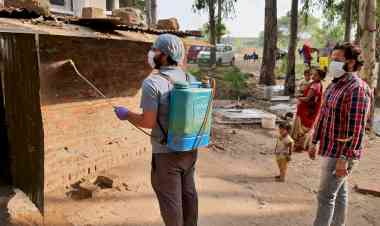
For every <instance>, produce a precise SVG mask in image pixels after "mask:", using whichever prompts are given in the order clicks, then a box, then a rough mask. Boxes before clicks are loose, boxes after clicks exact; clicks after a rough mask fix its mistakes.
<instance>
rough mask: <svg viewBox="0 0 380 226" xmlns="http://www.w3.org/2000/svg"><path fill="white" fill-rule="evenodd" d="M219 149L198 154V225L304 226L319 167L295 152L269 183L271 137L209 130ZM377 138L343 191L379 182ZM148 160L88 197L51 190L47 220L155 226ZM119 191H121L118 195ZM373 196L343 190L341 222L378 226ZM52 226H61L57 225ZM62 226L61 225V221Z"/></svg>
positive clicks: (77, 225)
mask: <svg viewBox="0 0 380 226" xmlns="http://www.w3.org/2000/svg"><path fill="white" fill-rule="evenodd" d="M214 131H217V132H216V133H215V134H214V135H215V137H216V142H217V143H218V144H219V145H218V146H219V147H223V149H220V148H216V149H211V150H201V151H199V161H198V167H197V176H196V179H197V185H198V189H199V197H200V208H199V213H200V218H199V225H207V226H227V225H228V226H231V225H232V226H233V225H236V226H245V225H263V226H279V225H280V226H306V225H311V223H312V220H313V217H314V214H315V208H316V204H317V203H316V191H317V189H318V183H319V165H320V161H318V160H316V161H311V160H309V159H308V158H307V156H306V154H297V155H296V156H295V157H294V160H293V161H292V162H291V164H290V169H289V177H288V181H287V182H286V183H277V182H275V181H274V179H273V176H275V175H276V174H277V169H276V165H275V162H274V157H273V154H272V152H273V147H274V138H273V137H274V136H275V131H268V130H263V129H259V128H253V127H240V128H239V127H229V126H217V127H216V129H215V130H214ZM378 145H380V139H379V138H377V139H376V140H373V141H371V146H370V148H369V149H368V151H367V153H366V154H365V156H364V159H363V160H362V161H361V164H360V166H359V168H358V169H357V171H356V172H355V173H354V174H353V176H352V178H351V179H350V188H351V190H353V186H354V185H355V184H360V183H362V182H372V183H375V184H379V183H380V179H379V178H380V171H379V166H378V163H379V162H380V156H379V155H378V154H377V152H376V150H378V148H377V147H378ZM149 172H150V158H149V157H146V158H142V159H140V160H138V161H136V162H134V163H132V164H130V165H125V166H120V167H117V168H114V169H112V170H111V171H110V172H108V174H110V175H114V177H115V176H116V177H115V178H117V179H116V180H117V183H118V184H122V183H125V185H127V186H122V188H121V189H120V187H119V188H112V189H106V190H100V191H98V192H96V193H95V197H93V198H92V199H88V200H85V201H73V200H71V199H69V198H67V197H65V196H63V195H62V194H61V193H59V192H55V193H51V194H48V195H47V202H46V203H47V214H46V216H47V218H46V219H45V221H46V223H48V222H49V215H50V216H53V218H54V219H50V220H55V219H56V216H63V217H61V219H65V220H66V224H68V223H70V224H71V225H73V226H121V225H130V226H159V225H163V223H162V221H161V218H160V215H159V208H158V204H157V201H156V199H155V196H154V193H153V190H152V189H151V187H150V173H149ZM126 187H127V189H126ZM379 206H380V198H376V197H374V196H370V195H362V194H358V193H356V192H355V191H351V197H350V210H349V217H348V218H349V224H348V225H352V226H358V225H361V226H367V225H368V226H376V225H380V213H379V211H378V207H379ZM57 223H58V222H55V224H54V225H64V224H57ZM62 223H63V222H62ZM70 224H69V225H70Z"/></svg>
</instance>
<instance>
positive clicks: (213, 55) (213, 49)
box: [208, 0, 216, 67]
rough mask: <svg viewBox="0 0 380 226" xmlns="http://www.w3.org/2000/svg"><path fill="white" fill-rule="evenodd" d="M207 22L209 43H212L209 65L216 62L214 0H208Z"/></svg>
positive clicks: (211, 65)
mask: <svg viewBox="0 0 380 226" xmlns="http://www.w3.org/2000/svg"><path fill="white" fill-rule="evenodd" d="M208 3H209V6H208V9H209V23H210V31H209V32H210V40H209V41H210V44H211V45H213V46H212V47H211V51H210V67H213V66H214V65H215V64H216V26H215V0H209V2H208Z"/></svg>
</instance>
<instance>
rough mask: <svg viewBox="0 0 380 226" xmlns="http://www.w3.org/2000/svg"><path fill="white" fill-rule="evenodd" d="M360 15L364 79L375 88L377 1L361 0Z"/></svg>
mask: <svg viewBox="0 0 380 226" xmlns="http://www.w3.org/2000/svg"><path fill="white" fill-rule="evenodd" d="M359 15H360V16H359V17H360V18H359V20H360V30H361V32H362V35H361V39H360V46H361V48H362V51H363V53H362V56H363V60H364V66H363V69H362V77H363V79H364V80H365V81H366V82H367V83H368V85H369V86H370V87H371V88H373V87H374V84H373V80H374V79H373V78H374V76H375V75H374V74H375V64H376V56H375V49H376V0H360V11H359Z"/></svg>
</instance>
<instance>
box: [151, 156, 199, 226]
mask: <svg viewBox="0 0 380 226" xmlns="http://www.w3.org/2000/svg"><path fill="white" fill-rule="evenodd" d="M196 161H197V151H193V152H184V153H169V154H153V157H152V177H151V179H152V186H153V189H154V191H155V192H156V195H157V198H158V201H159V204H160V209H161V215H162V218H163V220H164V222H165V225H166V226H196V225H197V221H198V194H197V191H196V188H195V183H194V172H195V163H196Z"/></svg>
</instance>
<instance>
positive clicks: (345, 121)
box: [313, 74, 372, 159]
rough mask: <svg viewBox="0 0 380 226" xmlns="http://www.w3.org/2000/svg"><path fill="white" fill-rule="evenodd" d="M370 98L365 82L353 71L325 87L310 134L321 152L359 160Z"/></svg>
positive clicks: (370, 93) (334, 156) (325, 154)
mask: <svg viewBox="0 0 380 226" xmlns="http://www.w3.org/2000/svg"><path fill="white" fill-rule="evenodd" d="M371 99H372V92H371V90H370V89H369V87H368V85H367V84H366V82H365V81H363V80H362V79H360V78H359V77H358V76H357V75H354V74H348V75H345V76H344V77H343V78H341V79H339V80H338V81H336V82H333V83H331V84H330V85H329V86H328V87H327V89H326V92H325V94H324V99H323V103H322V108H321V112H320V115H319V118H318V121H317V124H316V126H315V131H314V136H313V143H314V144H316V143H318V141H319V154H320V155H322V156H326V157H332V158H340V157H341V156H342V155H343V156H345V157H346V158H348V159H360V157H361V155H362V152H363V146H364V137H365V128H366V123H367V120H368V117H369V113H370V108H371V107H370V106H371Z"/></svg>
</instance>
